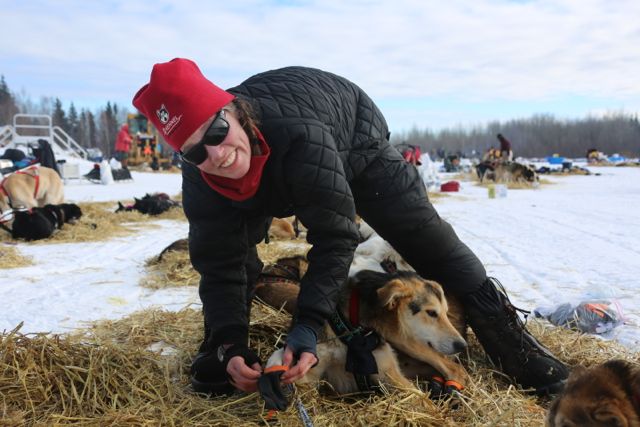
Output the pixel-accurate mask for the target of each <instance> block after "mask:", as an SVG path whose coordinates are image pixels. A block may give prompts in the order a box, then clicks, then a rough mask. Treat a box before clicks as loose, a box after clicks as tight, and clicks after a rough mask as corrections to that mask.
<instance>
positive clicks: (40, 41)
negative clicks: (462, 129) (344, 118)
mask: <svg viewBox="0 0 640 427" xmlns="http://www.w3.org/2000/svg"><path fill="white" fill-rule="evenodd" d="M0 16H2V25H0V74H3V75H4V76H5V79H6V81H7V83H8V84H9V86H10V87H11V88H12V89H13V90H14V91H18V92H19V91H24V92H25V93H26V94H28V95H29V96H30V97H31V99H32V100H34V101H36V102H37V100H38V99H39V97H41V96H53V97H59V98H60V99H61V100H62V101H63V103H64V105H65V106H68V105H69V103H70V102H71V101H73V102H74V103H75V105H76V107H86V108H90V109H94V108H96V107H97V106H101V105H105V104H106V102H107V101H112V102H117V103H118V104H120V105H122V106H126V107H128V108H130V109H133V107H132V106H131V98H132V96H133V95H134V94H135V92H136V91H137V89H138V88H139V87H141V86H142V85H143V84H144V83H146V82H147V81H148V78H149V74H150V71H151V68H152V66H153V64H154V63H156V62H165V61H168V60H170V59H172V58H174V57H186V58H190V59H193V60H195V61H196V62H197V63H198V64H199V65H200V67H201V69H202V70H203V72H204V74H205V75H206V76H207V77H209V79H210V80H212V81H214V82H215V83H217V84H218V85H220V86H222V87H231V86H234V85H236V84H238V83H240V82H241V81H242V80H244V79H246V78H247V77H249V76H251V75H253V74H255V73H258V72H261V71H265V70H267V69H273V68H279V67H282V66H287V65H307V66H312V67H317V68H322V69H325V70H328V71H332V72H334V73H337V74H341V75H343V76H345V77H347V78H348V79H350V80H352V81H353V82H355V83H357V84H359V85H360V86H361V87H362V88H363V89H365V90H366V91H367V92H368V93H369V94H370V95H371V97H372V98H373V99H374V100H375V101H376V102H377V104H378V105H379V107H380V108H381V110H382V111H383V113H384V114H385V116H386V117H387V121H388V122H389V126H390V128H391V130H392V131H396V132H397V131H401V130H408V129H410V128H411V127H413V126H417V127H419V128H427V127H429V128H432V129H441V128H443V127H450V126H458V125H460V126H472V125H477V124H482V123H485V122H487V121H489V120H508V119H511V118H521V117H528V116H531V115H532V114H541V113H549V114H554V115H556V116H557V117H560V118H580V117H584V116H586V115H588V114H591V115H599V114H604V113H607V112H612V111H616V112H619V111H624V112H629V113H636V112H638V111H640V78H638V76H640V19H639V18H640V2H639V1H637V0H629V1H627V0H616V1H610V0H557V1H547V0H542V1H534V0H531V1H506V0H465V1H462V0H447V1H446V2H445V1H431V0H394V1H382V0H351V1H343V0H304V1H302V0H300V1H298V0H286V1H258V0H254V1H244V0H233V1H226V2H221V1H216V2H213V1H209V2H204V1H195V0H181V1H169V0H155V1H142V0H127V1H119V0H112V1H101V2H97V1H86V0H85V1H76V0H58V1H37V0H33V1H32V0H30V1H20V0H15V1H10V0H0Z"/></svg>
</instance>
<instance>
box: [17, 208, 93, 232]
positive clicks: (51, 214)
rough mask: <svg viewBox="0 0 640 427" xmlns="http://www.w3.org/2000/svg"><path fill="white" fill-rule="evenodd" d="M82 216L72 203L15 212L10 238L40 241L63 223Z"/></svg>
mask: <svg viewBox="0 0 640 427" xmlns="http://www.w3.org/2000/svg"><path fill="white" fill-rule="evenodd" d="M81 216H82V210H81V209H80V207H79V206H78V205H76V204H73V203H63V204H60V205H45V206H44V207H42V208H33V209H31V210H28V211H15V212H14V214H13V226H12V229H11V236H12V237H13V238H14V239H25V240H41V239H46V238H49V237H51V235H52V234H53V232H54V231H55V230H56V229H59V228H62V226H63V225H64V224H65V223H72V222H75V220H77V219H79V218H80V217H81Z"/></svg>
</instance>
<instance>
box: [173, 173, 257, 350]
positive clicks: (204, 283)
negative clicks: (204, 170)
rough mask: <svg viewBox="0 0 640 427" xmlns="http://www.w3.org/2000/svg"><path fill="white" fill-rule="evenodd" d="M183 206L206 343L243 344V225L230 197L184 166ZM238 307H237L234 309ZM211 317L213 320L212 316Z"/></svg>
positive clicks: (245, 323)
mask: <svg viewBox="0 0 640 427" xmlns="http://www.w3.org/2000/svg"><path fill="white" fill-rule="evenodd" d="M182 189H183V206H184V211H185V214H186V216H187V218H188V220H189V255H190V257H191V263H192V264H193V267H194V268H195V269H196V270H197V271H198V273H200V275H201V278H200V288H199V292H200V298H201V300H202V303H203V308H204V315H205V320H206V321H207V324H208V326H209V328H210V329H211V335H210V336H209V337H208V339H209V341H210V342H213V343H219V342H221V340H222V339H224V342H225V343H239V344H246V343H247V339H248V324H249V322H248V319H247V313H246V312H245V311H244V310H242V308H244V307H246V305H247V302H246V298H247V297H246V283H247V276H246V271H245V262H246V258H247V253H248V249H249V248H248V246H249V245H248V239H247V225H246V219H245V218H244V216H243V215H240V214H239V213H238V212H237V209H235V208H234V207H233V206H232V204H231V202H230V201H229V200H227V199H225V198H223V197H222V196H220V195H219V194H218V193H216V192H215V191H214V190H212V189H211V188H209V187H208V186H207V184H206V183H205V182H204V181H203V180H202V179H201V178H200V174H199V172H198V170H197V169H196V168H195V167H192V166H189V165H186V164H185V165H184V169H183V184H182ZM239 308H240V309H239ZM213 319H215V321H212V320H213Z"/></svg>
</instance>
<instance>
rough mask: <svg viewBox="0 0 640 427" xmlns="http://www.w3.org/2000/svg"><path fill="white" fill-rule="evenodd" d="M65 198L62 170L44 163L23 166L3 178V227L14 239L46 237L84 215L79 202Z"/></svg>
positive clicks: (0, 213) (0, 208)
mask: <svg viewBox="0 0 640 427" xmlns="http://www.w3.org/2000/svg"><path fill="white" fill-rule="evenodd" d="M63 202H64V185H63V183H62V179H61V178H60V175H59V174H58V172H56V171H55V170H54V169H51V168H48V167H45V166H40V165H32V166H29V167H27V168H24V169H20V170H18V171H16V172H13V173H11V174H10V175H7V176H6V177H4V178H3V179H2V180H1V181H0V227H1V228H3V229H4V230H5V231H7V232H9V233H11V237H12V238H14V239H25V240H40V239H46V238H48V237H51V235H53V233H54V232H55V230H58V229H60V228H62V226H63V225H64V224H66V223H73V222H75V221H76V220H78V219H79V218H80V217H81V216H82V211H81V209H80V207H79V206H78V205H76V204H73V203H63Z"/></svg>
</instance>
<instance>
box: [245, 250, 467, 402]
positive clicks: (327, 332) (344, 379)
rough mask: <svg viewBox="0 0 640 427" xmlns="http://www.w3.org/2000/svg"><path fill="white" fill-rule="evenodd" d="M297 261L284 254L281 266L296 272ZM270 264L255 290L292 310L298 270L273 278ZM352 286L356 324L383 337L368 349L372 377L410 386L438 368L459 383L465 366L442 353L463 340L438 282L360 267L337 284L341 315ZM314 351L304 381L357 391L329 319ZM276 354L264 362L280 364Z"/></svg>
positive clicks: (462, 344)
mask: <svg viewBox="0 0 640 427" xmlns="http://www.w3.org/2000/svg"><path fill="white" fill-rule="evenodd" d="M302 260H303V259H302V258H301V257H293V258H287V259H285V260H284V263H286V264H288V268H285V269H284V270H290V271H293V272H295V269H296V268H297V265H299V264H300V263H301V262H302ZM282 262H283V260H280V263H282ZM271 269H272V271H271V275H269V276H265V275H264V274H263V275H262V276H261V278H260V279H259V280H258V284H257V287H256V295H257V296H258V297H259V298H260V299H262V300H263V301H265V302H267V304H269V305H271V306H273V307H276V308H281V307H284V309H285V310H286V311H287V312H289V313H293V312H295V308H296V301H297V297H298V293H299V291H300V289H299V286H298V281H299V280H300V278H301V275H299V274H298V275H296V274H291V275H289V274H288V273H286V274H282V275H281V276H286V277H287V278H285V277H282V279H284V280H279V281H278V280H274V278H277V271H275V272H274V271H273V267H271ZM274 273H275V274H274ZM354 289H357V294H358V295H359V297H358V298H359V303H358V307H359V308H358V313H359V316H358V317H359V319H358V325H359V326H361V327H364V328H367V329H371V330H374V331H375V332H376V333H377V334H379V336H380V337H381V338H382V340H381V342H380V345H379V346H378V347H377V348H375V350H373V352H372V354H373V357H374V358H375V360H376V363H377V366H378V374H377V375H372V380H373V381H379V382H381V383H383V384H386V385H390V386H395V387H400V388H415V384H414V382H412V380H410V379H409V378H413V377H414V376H419V377H421V378H424V379H429V378H430V377H431V376H432V375H434V374H435V373H438V374H440V375H442V376H444V378H445V379H446V380H447V381H451V382H454V383H457V384H464V382H465V380H466V378H467V373H466V371H465V370H464V368H463V367H462V366H461V365H459V364H457V363H455V362H453V361H452V360H450V359H449V358H447V356H446V355H449V354H454V353H458V352H460V351H461V350H463V349H464V348H465V347H466V342H465V340H464V338H463V337H462V335H461V333H460V331H458V330H457V329H456V328H455V327H454V326H453V324H452V323H451V321H450V320H449V317H448V311H449V306H448V303H447V300H446V298H445V296H444V292H443V290H442V287H441V286H440V285H439V284H438V283H436V282H433V281H429V280H425V279H423V278H421V277H420V276H418V275H417V274H416V273H414V272H409V271H399V272H397V273H380V272H375V271H369V270H363V271H359V272H358V273H356V274H355V275H354V276H353V277H351V278H350V280H349V282H348V284H347V285H345V286H344V287H343V289H341V292H340V297H339V299H338V310H340V311H341V313H342V314H343V316H346V317H348V316H349V314H348V313H349V312H350V311H351V310H352V309H351V303H352V301H351V299H352V298H353V290H354ZM317 352H318V358H319V360H320V362H319V364H318V365H317V366H316V367H315V368H314V369H313V370H311V371H310V372H309V373H308V374H307V375H306V376H305V378H304V379H303V382H305V383H306V382H312V383H313V382H316V381H319V380H326V381H327V382H328V383H329V384H331V386H332V387H333V388H334V390H335V391H337V392H338V393H353V392H357V391H359V386H358V384H357V382H356V379H355V378H354V376H353V375H351V374H350V373H349V372H347V371H346V369H345V366H346V359H347V346H346V345H345V344H344V343H343V342H342V341H341V340H340V339H337V336H336V334H335V332H334V331H333V329H332V328H331V327H330V326H329V324H327V325H326V326H325V328H324V332H323V335H322V336H321V337H319V338H318V347H317ZM397 352H401V354H398V353H397ZM402 354H403V355H405V356H404V357H402ZM281 358H282V350H279V351H277V352H275V353H274V354H273V355H272V357H271V358H270V359H269V361H268V362H267V367H269V366H272V365H278V364H280V362H281ZM409 361H410V362H409ZM407 369H408V371H410V372H408V371H407Z"/></svg>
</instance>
